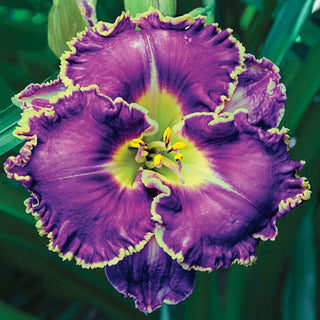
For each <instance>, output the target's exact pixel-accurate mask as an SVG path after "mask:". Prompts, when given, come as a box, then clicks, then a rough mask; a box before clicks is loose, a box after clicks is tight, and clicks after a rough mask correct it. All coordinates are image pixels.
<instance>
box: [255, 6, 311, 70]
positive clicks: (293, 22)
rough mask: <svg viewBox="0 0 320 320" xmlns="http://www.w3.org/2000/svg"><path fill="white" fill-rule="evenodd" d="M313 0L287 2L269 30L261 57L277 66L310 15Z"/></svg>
mask: <svg viewBox="0 0 320 320" xmlns="http://www.w3.org/2000/svg"><path fill="white" fill-rule="evenodd" d="M313 2H314V0H306V1H301V0H287V1H286V2H285V3H284V4H283V6H282V8H281V10H280V12H279V14H278V15H277V18H276V20H275V22H274V24H273V26H272V28H271V30H270V33H269V34H268V36H267V39H266V40H265V42H264V44H263V47H262V49H261V51H260V56H261V57H267V58H268V59H270V60H272V61H273V62H274V63H275V64H279V63H280V62H281V60H282V58H283V56H284V55H285V53H286V51H287V50H288V49H289V48H290V46H291V45H292V43H293V42H294V40H295V39H296V37H297V36H298V33H299V31H300V29H301V27H302V25H303V23H304V22H305V20H306V19H307V18H308V16H309V15H310V13H311V9H312V5H313Z"/></svg>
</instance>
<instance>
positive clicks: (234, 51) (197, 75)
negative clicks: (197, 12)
mask: <svg viewBox="0 0 320 320" xmlns="http://www.w3.org/2000/svg"><path fill="white" fill-rule="evenodd" d="M136 27H138V28H139V30H136ZM80 39H81V40H80ZM80 39H76V40H74V41H73V43H72V44H71V47H70V49H71V51H70V52H66V53H65V54H64V55H63V57H62V72H61V74H62V75H61V78H62V81H63V83H64V84H65V85H70V84H73V85H76V84H79V85H80V86H82V87H85V86H89V85H91V84H96V85H97V86H99V88H100V90H101V92H102V93H104V94H107V95H108V96H110V97H111V98H112V99H114V98H116V97H118V96H121V97H122V98H123V99H124V100H126V101H128V102H129V103H131V102H136V101H138V100H139V98H141V97H142V96H143V95H145V94H147V93H148V92H150V91H152V90H155V88H157V91H158V92H160V93H161V92H162V91H165V92H169V93H170V94H172V95H174V96H175V97H176V98H177V100H178V101H179V105H181V106H180V107H181V108H182V113H183V114H189V113H192V112H199V111H215V110H217V108H218V107H219V109H221V108H222V107H223V103H224V101H225V100H226V99H229V98H230V97H231V95H232V93H233V91H234V89H235V85H236V81H237V76H238V74H240V73H241V72H242V71H243V54H244V48H243V47H242V45H241V44H240V43H239V42H238V41H237V40H236V39H235V38H233V37H232V36H231V31H230V30H229V29H227V30H220V29H219V28H218V27H217V25H209V26H204V19H203V18H197V19H193V18H191V17H190V16H184V17H182V18H181V17H180V18H164V17H162V16H161V14H160V13H159V12H158V11H151V12H149V13H146V14H144V15H141V16H138V17H137V19H136V20H134V19H132V18H130V16H128V15H126V14H123V15H122V16H121V17H119V18H118V20H117V21H116V23H115V24H114V25H109V24H104V23H98V24H97V25H96V26H95V27H94V28H93V29H92V30H88V31H86V32H84V33H83V34H82V35H81V37H80Z"/></svg>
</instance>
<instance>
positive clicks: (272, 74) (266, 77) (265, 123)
mask: <svg viewBox="0 0 320 320" xmlns="http://www.w3.org/2000/svg"><path fill="white" fill-rule="evenodd" d="M245 68H246V69H245V71H244V72H243V73H242V74H241V75H240V76H239V78H238V79H239V83H238V85H237V87H236V90H235V92H234V94H233V96H232V98H231V100H230V101H227V102H226V104H225V108H224V110H223V111H224V112H225V111H226V112H234V111H236V110H239V109H241V108H243V109H246V110H248V112H249V123H251V124H255V125H258V126H260V127H262V128H264V129H269V128H273V127H277V126H278V125H279V123H280V121H281V119H282V117H283V114H284V104H285V102H286V99H287V97H286V89H285V86H284V85H283V84H282V83H280V75H279V68H278V67H277V66H275V65H274V64H273V63H272V62H271V61H270V60H267V59H265V58H263V59H261V60H256V59H255V57H254V56H252V55H247V56H246V57H245Z"/></svg>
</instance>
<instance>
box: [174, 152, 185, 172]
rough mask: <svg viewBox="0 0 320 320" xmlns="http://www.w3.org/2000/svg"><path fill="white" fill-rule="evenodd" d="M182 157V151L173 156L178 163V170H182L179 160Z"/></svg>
mask: <svg viewBox="0 0 320 320" xmlns="http://www.w3.org/2000/svg"><path fill="white" fill-rule="evenodd" d="M182 158H183V154H182V153H178V154H177V155H175V156H174V160H175V161H176V162H177V163H178V170H179V172H180V171H181V170H182V163H181V161H180V160H181V159H182Z"/></svg>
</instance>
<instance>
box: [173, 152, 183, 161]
mask: <svg viewBox="0 0 320 320" xmlns="http://www.w3.org/2000/svg"><path fill="white" fill-rule="evenodd" d="M182 158H183V154H182V153H178V154H177V155H175V156H174V160H175V161H178V160H181V159H182Z"/></svg>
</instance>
